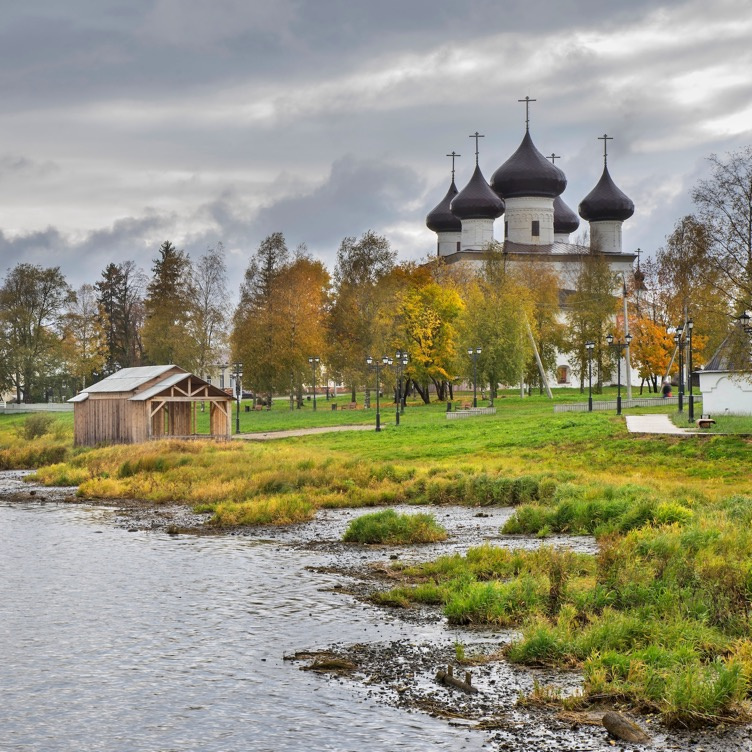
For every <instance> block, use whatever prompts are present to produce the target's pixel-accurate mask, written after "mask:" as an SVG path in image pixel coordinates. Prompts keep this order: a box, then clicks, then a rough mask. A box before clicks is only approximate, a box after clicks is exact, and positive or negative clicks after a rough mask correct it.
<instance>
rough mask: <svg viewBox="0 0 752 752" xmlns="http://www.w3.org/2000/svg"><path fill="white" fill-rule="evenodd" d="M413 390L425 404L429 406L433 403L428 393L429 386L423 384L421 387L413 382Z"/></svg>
mask: <svg viewBox="0 0 752 752" xmlns="http://www.w3.org/2000/svg"><path fill="white" fill-rule="evenodd" d="M413 388H414V389H415V391H416V392H417V393H418V394H419V395H420V398H421V399H422V400H423V402H424V404H426V405H428V404H430V403H431V395H430V394H429V393H428V384H423V385H422V386H421V385H420V384H418V383H417V382H416V381H413Z"/></svg>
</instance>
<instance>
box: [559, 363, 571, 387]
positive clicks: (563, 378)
mask: <svg viewBox="0 0 752 752" xmlns="http://www.w3.org/2000/svg"><path fill="white" fill-rule="evenodd" d="M556 383H557V384H568V383H569V366H559V367H558V368H557V369H556Z"/></svg>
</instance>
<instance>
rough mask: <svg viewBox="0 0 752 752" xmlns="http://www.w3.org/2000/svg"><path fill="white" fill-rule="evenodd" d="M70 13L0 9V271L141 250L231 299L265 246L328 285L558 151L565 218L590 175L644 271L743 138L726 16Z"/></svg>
mask: <svg viewBox="0 0 752 752" xmlns="http://www.w3.org/2000/svg"><path fill="white" fill-rule="evenodd" d="M611 5H613V4H609V3H603V2H598V3H596V2H593V1H591V0H587V1H586V2H582V1H581V0H580V1H579V2H576V3H575V2H563V3H560V4H557V5H556V6H555V7H549V6H548V4H543V3H541V2H540V0H531V1H528V2H522V1H521V0H520V1H519V2H518V1H517V0H513V1H511V2H507V3H504V4H503V5H502V4H500V3H498V2H493V1H492V0H471V1H470V2H467V3H465V4H464V6H463V12H462V14H458V13H457V10H456V9H457V3H449V2H446V0H431V1H430V2H429V0H414V1H413V2H404V1H403V2H397V1H396V0H388V1H387V0H382V2H380V3H379V4H378V5H377V4H374V3H370V2H365V1H362V2H355V1H352V0H351V1H350V2H348V1H347V0H318V1H316V0H277V1H276V2H275V3H274V4H271V3H264V2H258V1H254V2H243V0H215V2H212V3H211V4H210V3H206V2H199V1H198V0H149V1H147V0H134V1H133V2H129V3H124V2H104V3H102V2H95V0H71V1H70V2H67V3H65V4H64V7H63V6H62V5H60V4H57V3H52V2H36V1H32V2H30V3H28V4H24V6H23V7H21V6H20V5H19V6H17V7H12V8H11V9H6V13H5V19H4V20H5V23H4V26H3V30H2V31H1V32H0V39H1V40H2V45H0V58H4V60H3V63H4V64H3V67H2V70H3V71H4V73H3V74H2V81H3V84H4V86H3V94H4V96H3V97H2V99H0V127H2V135H3V140H2V146H1V147H0V252H1V253H2V259H3V264H2V267H3V268H2V273H3V274H4V273H5V271H6V270H7V269H8V268H10V267H12V266H13V265H14V264H16V263H18V262H19V261H27V262H30V263H36V264H40V265H43V266H60V267H61V269H62V271H63V273H64V274H65V275H66V276H67V277H68V280H69V281H70V282H71V284H72V285H73V286H76V287H77V286H78V285H80V284H82V283H83V282H91V283H93V282H95V281H96V280H97V279H98V278H99V275H100V273H101V271H102V269H103V268H104V267H105V266H106V264H107V263H109V262H111V261H114V262H120V261H124V260H127V259H132V260H134V261H136V263H137V264H138V265H139V266H141V267H142V268H144V269H145V270H147V271H148V270H149V269H150V267H151V264H152V260H153V259H154V258H155V257H156V255H157V250H158V248H159V246H160V244H161V243H162V242H163V241H164V240H170V241H172V242H173V243H175V245H177V246H178V247H179V248H184V249H185V250H186V251H188V252H189V253H190V255H191V256H192V257H194V258H196V257H198V256H200V255H201V254H202V253H203V252H204V251H205V250H206V248H207V247H209V246H213V245H215V244H216V243H218V242H222V243H223V245H224V247H225V249H226V250H227V253H228V258H227V260H228V268H229V276H230V284H231V288H232V289H233V292H235V291H236V290H237V284H238V283H239V281H240V278H241V277H242V274H243V271H244V270H245V267H246V266H247V263H248V259H249V257H250V255H251V254H252V253H253V252H254V251H255V249H256V248H257V247H258V245H259V243H260V242H261V240H262V239H263V238H264V237H265V236H266V235H268V234H269V233H271V232H275V231H280V232H282V233H284V235H285V237H286V239H287V241H288V245H289V246H290V247H291V248H294V247H295V246H297V245H298V244H299V243H306V244H307V246H308V248H309V250H310V251H311V252H312V254H313V255H314V256H315V257H318V258H321V259H322V260H323V261H324V262H325V263H326V264H327V265H328V266H329V267H330V268H331V267H332V265H333V263H334V259H335V254H336V250H337V247H338V246H339V243H340V241H341V239H342V238H343V237H345V236H360V235H361V234H362V233H363V232H365V231H366V230H369V229H372V230H374V231H376V232H378V233H380V234H383V235H385V236H386V237H387V238H388V239H389V240H390V242H391V243H392V246H393V248H394V249H395V250H397V251H398V253H399V258H400V260H408V259H420V258H424V257H426V256H428V255H431V254H433V253H434V252H435V235H434V234H433V233H431V232H430V231H429V230H428V229H427V228H426V227H425V221H424V220H425V215H426V213H427V212H428V211H429V210H430V209H431V208H433V206H434V205H435V204H436V203H438V201H439V200H440V199H441V198H442V197H443V195H444V193H445V192H446V188H447V185H448V182H449V176H450V167H451V165H450V160H449V159H447V158H446V157H445V156H444V155H445V154H447V153H449V152H451V151H452V150H456V151H457V152H459V153H460V154H461V155H462V157H461V158H460V159H459V160H458V161H457V185H458V187H459V188H462V186H463V185H464V184H465V182H466V181H467V180H468V179H469V177H470V174H471V172H472V167H473V162H474V157H473V155H474V144H473V142H472V141H470V140H469V138H468V136H469V135H470V134H471V133H473V132H474V131H476V130H477V131H480V132H481V133H483V134H484V135H485V138H483V139H482V140H481V145H480V165H481V168H482V169H483V172H484V174H485V176H486V178H487V179H488V178H490V176H491V174H492V173H493V171H494V170H495V169H496V168H497V167H498V166H500V165H501V164H502V163H503V162H504V161H505V160H506V159H507V158H508V157H509V156H511V154H512V153H513V152H514V150H515V149H516V148H517V146H518V145H519V143H520V141H521V139H522V136H523V134H524V128H525V108H524V105H522V104H519V103H518V102H517V100H518V99H521V98H524V97H525V96H530V97H531V98H533V99H535V100H536V102H535V103H534V104H532V105H531V108H530V119H531V135H532V137H533V140H534V142H535V144H536V146H537V147H538V148H539V149H540V151H541V152H543V153H544V154H550V153H552V152H555V153H556V154H558V155H561V159H560V160H558V161H557V166H559V167H561V168H562V169H563V170H564V172H565V173H566V175H567V178H568V181H569V182H568V186H567V190H566V191H565V193H564V194H563V198H564V200H565V201H566V202H567V204H569V206H571V207H572V208H573V209H575V210H576V208H577V205H578V204H579V202H580V200H581V199H582V198H583V197H584V196H585V195H586V194H587V193H588V192H589V191H590V190H591V189H592V188H593V186H594V185H595V183H596V182H597V180H598V178H599V176H600V173H601V170H602V142H600V141H598V140H597V139H598V136H600V135H602V134H603V133H604V132H605V133H608V134H609V135H610V136H612V137H613V138H614V140H613V141H611V142H609V169H610V171H611V174H612V177H613V178H614V180H615V182H616V183H617V185H618V186H619V187H620V188H621V189H622V190H623V191H624V192H625V193H627V195H629V196H630V198H632V200H633V201H634V203H635V207H636V209H635V214H634V216H633V217H632V219H630V220H629V221H628V222H626V223H625V226H624V249H625V250H636V249H637V247H640V248H641V249H642V250H643V252H644V253H645V254H646V255H648V256H652V255H654V253H655V251H656V250H657V249H658V248H659V247H660V246H661V245H662V244H663V242H664V240H665V237H666V236H667V235H668V234H669V233H670V232H671V230H672V228H673V226H674V224H675V223H676V221H677V220H679V219H680V218H681V217H682V216H683V215H685V214H687V213H689V212H691V210H692V205H691V201H690V198H689V192H690V190H691V188H692V187H693V185H694V184H695V183H696V182H697V180H699V179H701V178H702V177H704V176H706V175H707V172H708V164H707V159H706V158H707V157H708V156H709V155H710V154H711V153H718V154H725V153H727V152H729V151H732V150H734V149H737V148H739V147H742V146H745V145H747V144H749V143H751V142H752V138H751V136H752V96H750V95H751V94H752V79H750V77H749V76H748V71H749V70H750V69H752V65H751V64H752V49H750V45H749V41H748V40H749V38H750V37H752V8H750V7H749V6H748V4H747V3H745V2H743V0H720V1H718V2H714V3H713V5H712V8H710V7H709V6H708V4H707V3H700V2H696V1H694V0H689V1H687V2H662V3H659V4H658V5H656V4H655V3H648V2H646V1H645V2H643V0H638V1H636V2H634V3H631V4H629V5H628V6H627V5H625V4H621V3H620V4H618V5H616V7H615V9H614V8H613V7H611Z"/></svg>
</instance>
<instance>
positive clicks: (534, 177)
mask: <svg viewBox="0 0 752 752" xmlns="http://www.w3.org/2000/svg"><path fill="white" fill-rule="evenodd" d="M475 135H476V164H475V170H474V172H473V174H472V177H471V178H470V180H469V181H468V183H467V185H466V186H465V187H464V188H463V189H462V190H461V191H458V190H457V187H456V185H455V182H454V163H453V166H452V180H451V183H450V185H449V189H448V191H447V193H446V195H445V196H444V198H443V199H442V200H441V201H440V202H439V204H438V205H437V206H436V207H435V208H434V209H432V210H431V211H430V212H429V214H428V216H427V217H426V225H427V226H428V228H429V229H431V230H433V231H434V232H435V233H436V236H437V255H438V256H440V257H441V258H443V259H444V261H445V262H446V263H447V264H455V263H469V264H470V265H472V266H480V264H481V263H482V262H483V259H484V256H485V252H486V249H487V248H488V246H489V244H490V243H492V242H494V241H496V242H497V243H500V244H501V245H502V249H503V252H504V253H505V255H506V258H507V259H508V262H509V263H510V264H515V263H525V262H530V261H533V260H534V261H538V262H540V261H543V262H545V263H547V264H550V265H551V267H552V268H553V271H554V272H555V273H556V274H557V275H558V277H559V279H560V280H561V285H562V290H564V291H566V290H567V289H568V288H570V285H571V284H572V280H574V279H575V278H576V276H577V274H578V272H579V266H580V264H581V263H582V259H583V256H585V255H587V254H590V253H591V252H592V250H593V249H597V250H598V251H600V252H602V253H604V254H605V255H606V257H607V258H608V260H609V265H610V267H611V269H612V271H613V272H614V274H615V275H618V276H619V277H620V278H621V276H622V275H631V274H632V273H633V268H632V267H633V263H634V261H635V258H636V254H634V253H629V252H625V251H624V250H623V249H622V225H623V223H624V222H625V221H626V220H627V219H629V218H630V217H631V216H632V214H633V213H634V204H633V203H632V201H631V200H630V199H629V198H628V197H627V196H626V195H625V194H624V193H623V192H622V191H621V190H620V189H619V188H618V187H617V186H616V184H615V183H614V181H613V180H612V178H611V175H610V174H609V171H608V163H607V151H606V148H605V143H606V140H607V139H608V136H605V135H604V136H603V137H602V138H603V140H604V156H603V174H602V175H601V178H600V180H599V181H598V183H597V185H596V186H595V187H594V188H593V190H592V191H591V192H590V193H589V194H588V195H587V196H585V198H583V199H582V201H581V202H580V205H579V215H580V217H582V219H584V220H586V221H587V222H588V223H589V230H590V232H589V235H590V245H589V246H583V245H577V244H575V243H572V242H570V236H571V235H572V233H574V232H576V231H577V229H578V228H579V226H580V221H579V219H578V217H577V215H576V214H575V213H574V212H573V211H572V210H571V209H570V208H569V207H568V206H567V205H566V204H565V203H564V201H563V200H562V198H561V194H562V193H563V192H564V189H565V188H566V185H567V178H566V176H565V175H564V173H563V172H562V170H561V169H559V168H558V167H556V165H555V164H553V163H552V162H549V161H548V159H547V158H546V157H544V156H543V154H541V153H540V151H538V149H537V148H536V147H535V144H534V143H533V140H532V137H531V136H530V131H529V127H527V126H526V129H525V135H524V137H523V139H522V143H521V144H520V146H519V148H518V149H517V151H516V152H515V153H514V154H513V155H512V156H511V157H510V158H509V159H508V160H507V161H506V162H504V164H502V165H501V166H500V167H499V168H498V169H497V170H496V171H495V172H494V173H493V175H492V177H491V180H490V182H487V181H486V179H485V178H484V176H483V173H482V172H481V169H480V166H479V164H478V149H477V138H478V137H479V134H477V133H476V134H475ZM449 156H452V157H453V156H455V155H449ZM552 157H553V158H554V159H555V155H552ZM552 161H553V160H552ZM501 217H503V222H504V224H503V227H504V237H503V238H496V237H494V221H495V220H496V219H498V218H501ZM570 289H571V288H570ZM614 292H615V295H616V294H621V283H619V286H618V290H615V291H614ZM562 297H563V298H564V299H565V298H566V295H564V296H562ZM570 372H571V371H570V367H569V363H568V360H567V357H566V356H565V355H564V354H562V353H559V354H558V356H557V362H556V367H555V374H551V377H552V379H553V380H554V381H555V382H558V383H559V384H560V385H570V384H571V385H572V386H578V384H577V383H572V381H571V380H570V378H569V374H570ZM624 374H625V368H624V365H622V375H623V376H624ZM635 376H636V374H635V373H634V372H633V373H632V380H633V381H634V378H635ZM562 377H563V378H562Z"/></svg>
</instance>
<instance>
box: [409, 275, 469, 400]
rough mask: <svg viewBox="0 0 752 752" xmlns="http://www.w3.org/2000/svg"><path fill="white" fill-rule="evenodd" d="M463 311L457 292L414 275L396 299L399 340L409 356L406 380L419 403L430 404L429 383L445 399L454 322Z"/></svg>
mask: <svg viewBox="0 0 752 752" xmlns="http://www.w3.org/2000/svg"><path fill="white" fill-rule="evenodd" d="M463 308H464V303H463V302H462V299H461V298H460V296H459V293H458V292H457V291H456V290H455V289H454V288H453V287H451V286H448V285H440V284H438V283H437V282H435V281H434V280H433V279H431V278H430V276H428V277H426V276H424V275H416V277H415V281H414V284H411V285H410V286H409V287H407V289H405V290H404V291H402V292H401V293H400V294H399V296H398V298H397V305H396V311H397V319H396V320H397V322H398V324H397V330H398V332H399V335H398V338H399V341H401V342H403V343H405V344H404V347H405V349H406V350H407V352H408V355H409V366H408V377H409V378H410V379H411V380H412V382H413V384H414V385H415V388H416V390H417V391H418V393H419V394H420V396H421V398H422V399H423V402H424V403H426V404H428V403H429V402H430V393H429V389H428V385H429V383H432V384H433V385H434V387H435V389H436V396H437V397H438V399H439V400H445V399H447V397H448V395H449V385H450V383H451V381H452V379H453V378H454V377H455V371H454V368H455V366H456V364H457V355H458V352H457V345H458V330H457V320H458V317H459V315H460V313H461V312H462V309H463Z"/></svg>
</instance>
